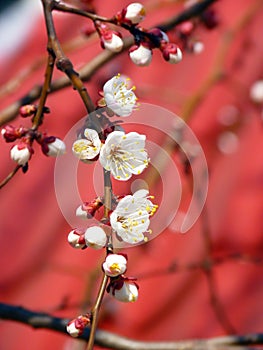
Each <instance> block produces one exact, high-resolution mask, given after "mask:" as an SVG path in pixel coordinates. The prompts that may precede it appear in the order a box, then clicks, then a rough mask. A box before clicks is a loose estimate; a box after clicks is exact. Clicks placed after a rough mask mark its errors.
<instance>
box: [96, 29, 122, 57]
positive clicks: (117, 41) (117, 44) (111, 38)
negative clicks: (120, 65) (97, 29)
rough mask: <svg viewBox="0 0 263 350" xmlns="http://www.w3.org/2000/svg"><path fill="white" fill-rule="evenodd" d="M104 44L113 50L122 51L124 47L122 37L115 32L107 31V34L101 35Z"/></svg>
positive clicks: (106, 47)
mask: <svg viewBox="0 0 263 350" xmlns="http://www.w3.org/2000/svg"><path fill="white" fill-rule="evenodd" d="M101 41H102V46H103V47H104V48H105V49H107V50H109V51H111V52H120V51H121V50H122V48H123V41H122V39H121V38H120V37H119V36H118V35H117V34H114V33H110V35H109V33H107V36H102V37H101Z"/></svg>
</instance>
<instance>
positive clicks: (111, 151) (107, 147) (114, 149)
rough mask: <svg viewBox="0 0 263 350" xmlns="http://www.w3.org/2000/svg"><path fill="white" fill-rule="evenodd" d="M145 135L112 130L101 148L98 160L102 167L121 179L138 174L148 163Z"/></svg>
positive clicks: (124, 179)
mask: <svg viewBox="0 0 263 350" xmlns="http://www.w3.org/2000/svg"><path fill="white" fill-rule="evenodd" d="M145 139H146V137H145V135H140V134H138V133H137V132H130V133H128V134H125V133H124V132H122V131H113V132H112V133H110V134H109V136H108V137H107V139H106V142H105V144H104V145H103V146H102V148H101V152H100V157H99V161H100V163H101V165H102V166H103V167H104V169H106V170H108V171H110V172H111V174H112V176H113V177H114V178H115V179H117V180H121V181H126V180H128V179H130V178H131V176H132V174H137V175H138V174H140V173H141V172H142V171H143V170H144V169H145V168H146V167H147V165H148V161H149V159H148V154H147V152H146V150H145V148H144V147H145Z"/></svg>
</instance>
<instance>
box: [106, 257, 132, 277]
mask: <svg viewBox="0 0 263 350" xmlns="http://www.w3.org/2000/svg"><path fill="white" fill-rule="evenodd" d="M102 267H103V270H104V272H105V274H106V275H107V276H109V277H116V276H119V275H122V274H123V273H124V272H125V271H126V269H127V259H126V258H125V257H124V256H123V255H121V254H109V255H108V256H107V257H106V260H105V261H104V263H103V264H102Z"/></svg>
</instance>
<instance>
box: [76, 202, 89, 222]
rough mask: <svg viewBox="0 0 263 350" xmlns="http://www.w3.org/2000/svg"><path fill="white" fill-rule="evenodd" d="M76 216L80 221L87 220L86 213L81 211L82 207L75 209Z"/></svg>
mask: <svg viewBox="0 0 263 350" xmlns="http://www.w3.org/2000/svg"><path fill="white" fill-rule="evenodd" d="M76 216H77V217H78V218H81V219H87V211H86V210H83V208H82V205H80V206H79V207H77V209H76Z"/></svg>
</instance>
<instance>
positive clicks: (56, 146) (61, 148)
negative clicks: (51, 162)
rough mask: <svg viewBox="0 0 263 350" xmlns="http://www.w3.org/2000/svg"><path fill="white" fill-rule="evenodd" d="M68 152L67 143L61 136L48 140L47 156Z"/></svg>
mask: <svg viewBox="0 0 263 350" xmlns="http://www.w3.org/2000/svg"><path fill="white" fill-rule="evenodd" d="M65 152H66V145H65V143H64V142H63V141H62V140H60V139H59V138H57V137H55V139H54V141H52V142H47V153H46V155H47V156H50V157H57V156H59V155H61V154H64V153H65Z"/></svg>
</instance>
